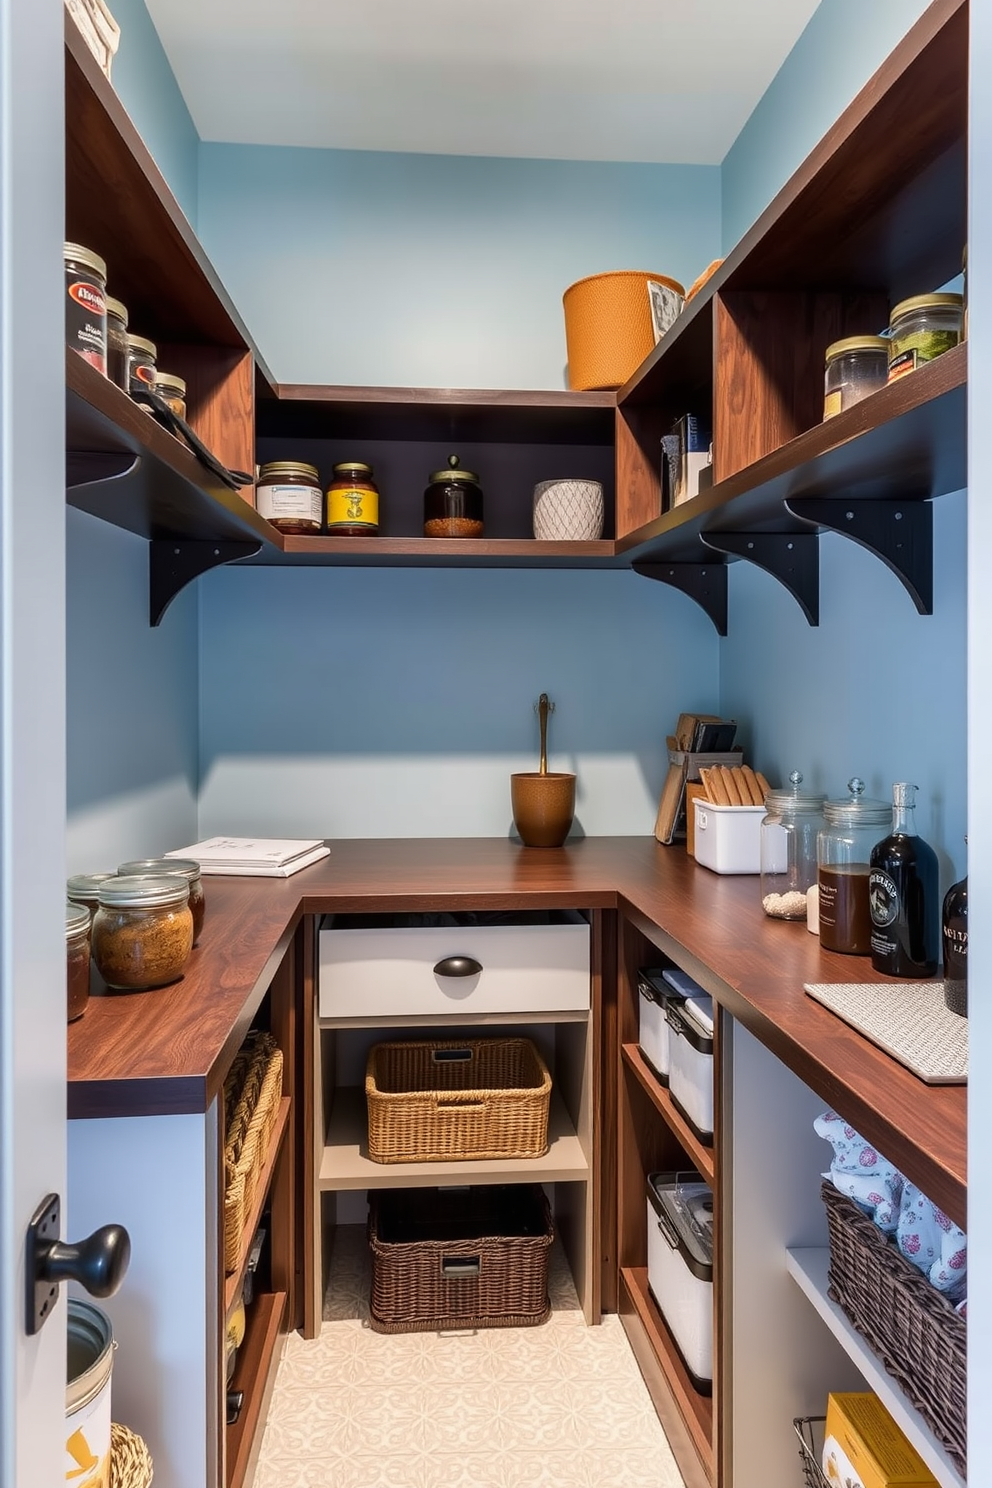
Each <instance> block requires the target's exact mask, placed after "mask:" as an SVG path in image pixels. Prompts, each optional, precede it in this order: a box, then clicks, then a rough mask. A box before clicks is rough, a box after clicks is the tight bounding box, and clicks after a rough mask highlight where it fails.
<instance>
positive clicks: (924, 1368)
mask: <svg viewBox="0 0 992 1488" xmlns="http://www.w3.org/2000/svg"><path fill="white" fill-rule="evenodd" d="M822 1194H823V1202H824V1204H825V1205H826V1209H827V1225H828V1228H829V1231H830V1270H829V1273H828V1280H829V1282H830V1296H831V1298H832V1299H833V1301H835V1302H838V1303H839V1304H840V1306H841V1307H842V1308H843V1310H844V1313H845V1314H846V1316H847V1318H848V1319H849V1321H850V1322H851V1323H852V1325H853V1326H854V1327H855V1328H857V1330H858V1332H859V1333H860V1334H861V1335H862V1336H863V1337H864V1338H865V1339H866V1340H867V1342H868V1343H869V1344H870V1345H871V1347H872V1348H873V1349H874V1351H875V1353H876V1354H877V1355H878V1357H879V1358H880V1359H881V1361H882V1363H883V1364H884V1365H885V1368H886V1369H887V1370H888V1372H889V1374H891V1375H892V1376H893V1378H894V1379H896V1380H897V1381H898V1382H899V1384H900V1385H901V1387H902V1389H903V1391H904V1392H905V1394H906V1395H907V1396H908V1398H909V1399H910V1400H911V1401H912V1403H913V1405H914V1406H915V1407H916V1409H917V1410H918V1411H919V1413H920V1415H921V1416H922V1417H923V1418H924V1420H925V1421H926V1422H927V1424H928V1426H929V1427H930V1428H931V1430H932V1431H933V1432H934V1435H935V1436H936V1437H937V1439H938V1440H939V1441H940V1442H941V1443H942V1445H943V1446H944V1447H945V1448H946V1449H947V1452H948V1453H949V1455H950V1456H951V1457H952V1458H953V1460H954V1462H955V1463H956V1464H957V1466H958V1467H959V1468H960V1470H961V1472H962V1473H965V1472H966V1469H967V1460H966V1450H967V1448H966V1443H967V1438H966V1434H965V1403H966V1395H967V1390H966V1386H967V1354H966V1335H967V1328H966V1324H965V1320H964V1318H963V1317H961V1315H960V1314H959V1313H957V1312H955V1310H954V1308H953V1307H952V1306H951V1304H950V1303H949V1302H948V1301H947V1299H946V1297H944V1296H942V1295H941V1293H940V1292H938V1291H937V1290H936V1289H935V1288H934V1287H933V1286H931V1284H930V1282H929V1281H928V1280H927V1278H926V1277H925V1276H924V1275H923V1273H922V1271H918V1270H917V1269H916V1267H915V1266H912V1265H910V1263H909V1261H907V1260H906V1259H905V1258H904V1257H903V1256H902V1255H900V1253H899V1250H898V1248H897V1247H896V1245H895V1244H894V1243H893V1242H892V1241H891V1240H889V1239H888V1238H887V1237H886V1236H885V1235H883V1234H882V1232H881V1230H880V1229H879V1228H878V1226H877V1225H876V1224H874V1223H873V1222H872V1220H870V1219H869V1218H868V1216H867V1215H866V1214H862V1212H861V1210H860V1209H859V1208H858V1206H857V1205H856V1204H855V1203H854V1202H853V1200H851V1199H848V1198H846V1197H845V1196H844V1195H843V1194H840V1193H838V1192H837V1190H836V1189H835V1188H834V1186H833V1184H831V1183H824V1185H823V1189H822Z"/></svg>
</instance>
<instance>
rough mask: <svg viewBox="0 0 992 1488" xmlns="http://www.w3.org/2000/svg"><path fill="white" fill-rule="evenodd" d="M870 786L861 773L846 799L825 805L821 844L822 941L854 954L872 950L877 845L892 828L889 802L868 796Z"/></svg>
mask: <svg viewBox="0 0 992 1488" xmlns="http://www.w3.org/2000/svg"><path fill="white" fill-rule="evenodd" d="M864 788H865V783H864V781H863V780H859V779H858V777H857V776H856V775H855V776H854V777H853V779H851V780H849V781H848V782H847V789H848V791H849V792H850V794H849V795H848V796H847V797H846V798H845V799H844V800H841V801H827V802H826V803H825V804H824V807H823V819H824V826H823V830H822V831H821V833H820V835H819V839H818V841H817V846H816V856H817V883H818V885H819V900H820V944H821V945H822V946H823V948H824V950H826V951H842V952H843V953H844V954H845V955H848V956H870V955H871V904H870V900H869V898H868V875H869V873H870V871H871V850H872V848H873V847H874V846H875V844H876V843H878V842H881V840H882V838H883V837H885V836H886V834H887V833H888V832H889V831H890V829H891V827H892V807H891V806H890V805H889V803H888V801H870V800H868V799H866V798H865V797H864V794H863V792H864Z"/></svg>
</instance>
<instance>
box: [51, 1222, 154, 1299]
mask: <svg viewBox="0 0 992 1488" xmlns="http://www.w3.org/2000/svg"><path fill="white" fill-rule="evenodd" d="M130 1259H131V1237H130V1235H129V1234H128V1232H127V1230H126V1229H125V1228H124V1226H123V1225H118V1224H108V1225H101V1226H100V1228H99V1229H98V1230H94V1231H93V1233H92V1235H88V1236H87V1238H86V1239H85V1240H80V1241H79V1242H78V1244H76V1245H66V1244H63V1242H62V1241H61V1240H57V1241H56V1242H55V1244H54V1245H49V1246H48V1247H47V1249H43V1250H42V1251H41V1253H40V1254H39V1257H38V1261H39V1267H38V1270H39V1275H40V1276H41V1277H42V1279H43V1280H44V1281H53V1282H56V1283H57V1282H60V1281H78V1282H79V1285H80V1286H81V1287H82V1288H83V1289H84V1290H85V1291H87V1292H89V1294H90V1296H91V1297H112V1296H113V1295H114V1293H115V1292H116V1291H118V1290H119V1289H120V1284H121V1282H122V1281H123V1280H124V1277H125V1274H126V1273H127V1266H128V1262H129V1261H130Z"/></svg>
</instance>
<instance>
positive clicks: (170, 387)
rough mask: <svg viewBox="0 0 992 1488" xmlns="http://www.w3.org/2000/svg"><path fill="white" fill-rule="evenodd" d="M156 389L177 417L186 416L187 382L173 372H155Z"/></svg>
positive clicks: (182, 417)
mask: <svg viewBox="0 0 992 1488" xmlns="http://www.w3.org/2000/svg"><path fill="white" fill-rule="evenodd" d="M155 391H156V392H157V393H158V395H159V397H160V398H163V399H164V400H165V402H166V403H167V404H168V405H169V407H170V408H171V409H172V412H173V413H174V414H175V415H176V418H181V419H184V418H185V417H186V383H185V381H184V379H183V378H181V377H177V376H176V375H175V373H173V372H156V373H155Z"/></svg>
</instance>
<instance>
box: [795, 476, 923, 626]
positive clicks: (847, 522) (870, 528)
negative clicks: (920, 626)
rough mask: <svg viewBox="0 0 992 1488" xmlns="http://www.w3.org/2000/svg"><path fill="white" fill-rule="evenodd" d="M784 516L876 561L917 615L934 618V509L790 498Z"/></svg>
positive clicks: (918, 505) (895, 503) (906, 504)
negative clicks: (845, 539)
mask: <svg viewBox="0 0 992 1488" xmlns="http://www.w3.org/2000/svg"><path fill="white" fill-rule="evenodd" d="M785 506H786V510H787V511H790V512H791V513H792V514H793V516H795V517H801V518H802V520H803V521H804V522H812V523H815V524H816V526H817V527H822V528H825V529H826V530H827V531H828V532H839V533H840V534H841V536H842V537H849V538H851V540H852V541H853V542H856V543H858V544H860V546H861V547H863V548H867V549H868V551H869V553H874V555H875V557H876V558H880V559H881V560H882V562H883V563H884V564H885V566H886V567H887V568H890V569H891V570H892V572H893V573H894V574H895V576H896V578H897V579H899V580H900V582H901V583H902V585H903V587H904V588H905V589H906V591H907V593H908V594H909V597H910V599H911V600H912V601H913V603H914V605H915V606H916V608H917V610H918V611H919V613H920V614H921V615H932V614H933V508H932V507H931V505H930V503H929V501H919V500H915V501H871V500H861V499H857V498H856V499H854V500H852V501H847V500H843V501H837V500H831V499H830V498H829V497H823V496H793V497H790V498H789V499H788V500H787V501H786V503H785Z"/></svg>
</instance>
